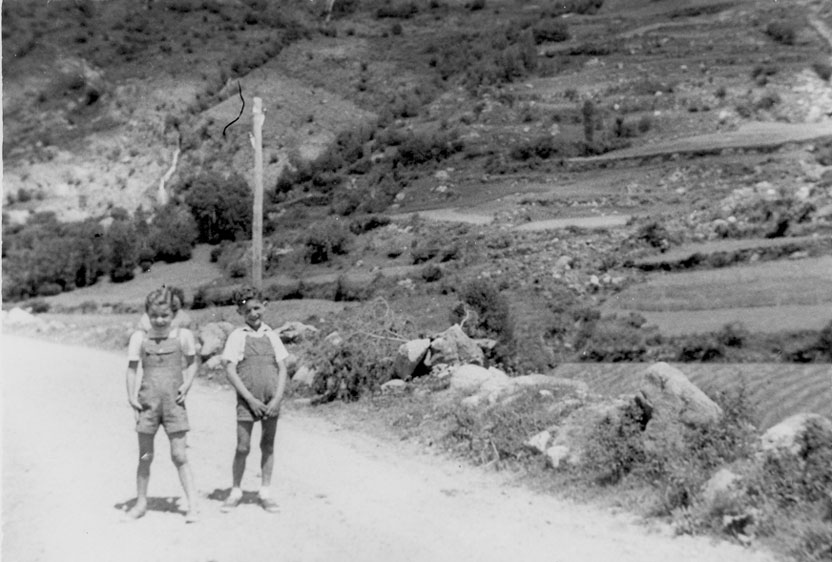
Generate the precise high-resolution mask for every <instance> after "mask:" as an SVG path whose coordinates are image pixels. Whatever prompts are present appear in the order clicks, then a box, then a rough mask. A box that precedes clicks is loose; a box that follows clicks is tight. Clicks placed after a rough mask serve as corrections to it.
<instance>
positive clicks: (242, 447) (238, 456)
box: [231, 421, 254, 488]
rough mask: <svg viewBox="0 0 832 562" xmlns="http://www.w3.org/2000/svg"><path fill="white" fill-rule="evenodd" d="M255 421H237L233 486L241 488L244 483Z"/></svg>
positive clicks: (232, 466)
mask: <svg viewBox="0 0 832 562" xmlns="http://www.w3.org/2000/svg"><path fill="white" fill-rule="evenodd" d="M253 427H254V422H250V421H237V449H236V450H235V451H234V463H233V464H232V465H231V476H232V479H233V484H232V485H233V487H234V488H239V487H240V486H241V485H242V483H243V473H244V472H245V470H246V457H248V453H249V451H250V450H251V429H252V428H253Z"/></svg>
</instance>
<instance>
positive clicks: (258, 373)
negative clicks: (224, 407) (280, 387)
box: [237, 335, 278, 421]
mask: <svg viewBox="0 0 832 562" xmlns="http://www.w3.org/2000/svg"><path fill="white" fill-rule="evenodd" d="M237 373H238V374H239V375H240V380H242V381H243V385H245V387H246V388H247V389H248V391H249V392H251V393H252V394H253V395H254V397H255V398H257V399H258V400H260V401H261V402H263V403H264V404H268V403H269V401H270V400H271V399H272V398H274V395H275V393H276V392H277V379H278V369H277V362H276V361H275V355H274V347H272V342H271V340H270V339H269V338H268V337H267V336H261V337H254V336H250V335H246V346H245V351H244V352H243V359H242V361H240V362H239V363H238V364H237ZM260 419H262V416H255V415H254V412H252V411H251V408H249V406H248V404H247V403H246V401H245V400H244V399H243V397H242V396H240V395H239V394H238V395H237V420H238V421H257V420H260Z"/></svg>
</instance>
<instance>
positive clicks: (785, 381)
mask: <svg viewBox="0 0 832 562" xmlns="http://www.w3.org/2000/svg"><path fill="white" fill-rule="evenodd" d="M648 366H649V365H648V364H646V363H566V364H563V365H559V366H558V367H557V368H556V369H555V370H554V372H553V373H552V374H553V375H555V376H560V377H565V378H570V379H577V380H582V381H584V382H586V383H587V384H588V385H589V387H590V389H591V390H592V391H593V392H597V393H599V394H602V395H604V396H618V395H621V394H628V393H632V392H635V391H636V390H637V389H638V386H639V383H640V381H641V375H642V373H643V372H644V371H645V370H646V369H647V367H648ZM675 366H676V367H677V368H678V369H680V370H681V371H682V372H683V373H685V375H687V377H688V378H689V379H690V380H691V382H693V383H694V384H696V385H697V386H699V387H700V388H702V389H703V390H705V391H706V392H709V393H711V394H713V392H718V391H721V390H722V391H726V390H731V389H735V388H737V387H739V386H742V387H743V388H744V391H745V392H746V397H747V398H748V400H749V401H750V403H751V405H752V406H753V407H754V409H755V412H756V414H757V420H756V421H757V423H758V425H759V426H760V427H761V428H762V429H767V428H769V427H771V426H772V425H774V424H776V423H778V422H779V421H781V420H783V419H784V418H786V417H788V416H791V415H793V414H796V413H800V412H815V413H818V414H823V415H826V416H832V366H830V365H794V364H781V363H770V364H762V363H759V364H741V365H740V364H714V363H710V364H700V363H687V364H677V365H675Z"/></svg>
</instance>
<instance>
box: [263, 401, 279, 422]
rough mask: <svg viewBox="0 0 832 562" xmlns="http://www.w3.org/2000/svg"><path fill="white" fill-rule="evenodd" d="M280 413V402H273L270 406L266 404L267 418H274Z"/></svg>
mask: <svg viewBox="0 0 832 562" xmlns="http://www.w3.org/2000/svg"><path fill="white" fill-rule="evenodd" d="M279 413H280V401H277V400H272V401H271V402H269V403H268V404H266V414H265V416H266V417H267V418H274V417H277V415H278V414H279Z"/></svg>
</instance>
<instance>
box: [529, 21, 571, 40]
mask: <svg viewBox="0 0 832 562" xmlns="http://www.w3.org/2000/svg"><path fill="white" fill-rule="evenodd" d="M532 33H533V34H534V41H535V43H537V44H538V45H539V44H540V43H545V42H549V41H552V42H560V41H568V40H569V39H570V37H571V35H570V34H569V28H568V27H567V26H566V24H565V23H564V22H562V21H560V20H554V19H544V20H541V21H539V22H538V23H536V24H535V25H534V26H533V27H532Z"/></svg>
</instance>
